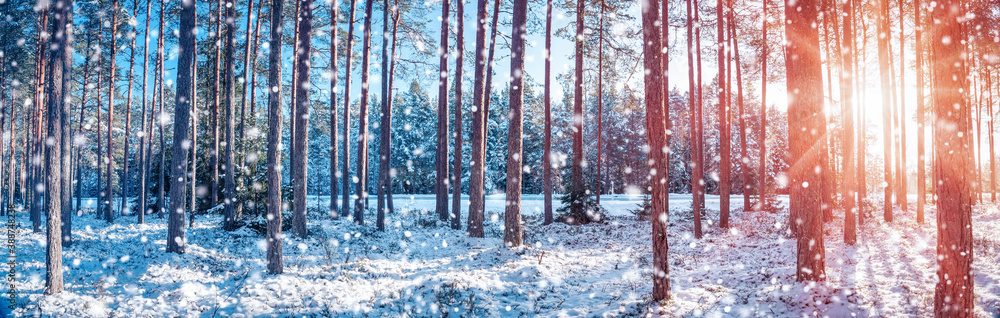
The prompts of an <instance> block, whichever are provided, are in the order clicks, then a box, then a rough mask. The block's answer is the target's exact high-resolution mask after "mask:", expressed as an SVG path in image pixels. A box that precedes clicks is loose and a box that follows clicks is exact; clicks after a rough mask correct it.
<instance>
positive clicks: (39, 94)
mask: <svg viewBox="0 0 1000 318" xmlns="http://www.w3.org/2000/svg"><path fill="white" fill-rule="evenodd" d="M50 10H51V4H50V3H42V5H41V8H40V10H39V11H38V29H37V30H38V41H37V42H38V43H37V44H36V46H35V76H34V78H35V92H34V93H35V95H34V97H35V98H34V100H33V103H32V105H33V107H32V116H31V118H32V126H33V127H32V129H31V132H32V134H31V135H32V142H31V146H30V147H31V151H29V153H31V156H33V157H35V158H39V157H42V156H43V155H44V152H43V150H42V147H43V142H44V139H43V135H44V134H45V133H46V130H45V128H44V126H45V121H44V120H43V119H44V118H46V117H45V105H46V99H45V98H46V89H47V85H46V84H47V83H48V82H49V80H48V79H47V75H48V74H51V72H50V70H48V69H47V67H46V66H47V65H48V64H47V62H46V61H48V58H47V56H48V54H47V53H48V51H49V49H48V46H49V38H50V33H49V31H51V30H50V29H49V12H50ZM26 158H27V157H26ZM30 180H31V184H33V185H35V186H34V187H32V188H38V187H39V186H44V185H45V181H46V180H45V177H43V166H42V165H41V164H36V163H35V161H34V160H32V161H31V175H30ZM30 192H31V194H30V200H31V203H30V206H31V208H30V209H31V212H30V216H31V227H32V231H33V232H35V233H40V232H41V231H42V208H43V207H42V205H43V204H44V203H43V202H42V200H43V196H42V194H43V192H41V191H30Z"/></svg>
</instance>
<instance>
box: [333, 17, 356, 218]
mask: <svg viewBox="0 0 1000 318" xmlns="http://www.w3.org/2000/svg"><path fill="white" fill-rule="evenodd" d="M330 17H331V18H330V20H331V21H332V22H331V23H330V74H332V76H331V77H330V211H329V213H330V218H331V219H334V220H336V219H339V218H340V211H338V205H337V194H338V192H340V191H339V190H340V189H339V188H337V185H338V183H337V178H343V177H344V176H345V172H343V171H341V170H340V169H339V168H340V162H339V160H337V159H339V155H340V148H339V146H338V144H337V141H338V140H339V138H344V139H345V140H346V139H347V136H346V135H344V137H338V136H337V134H338V132H337V57H339V55H340V52H338V51H337V47H338V46H339V45H340V38H338V37H337V32H338V31H340V27H339V24H340V4H339V2H336V1H335V2H333V4H331V5H330ZM348 41H350V40H348ZM349 54H350V53H348V56H347V59H348V60H350V59H351V57H350V55H349ZM348 77H350V74H348ZM347 94H348V92H346V91H345V92H344V96H347ZM345 112H346V108H345Z"/></svg>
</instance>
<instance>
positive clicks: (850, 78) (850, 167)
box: [840, 0, 864, 245]
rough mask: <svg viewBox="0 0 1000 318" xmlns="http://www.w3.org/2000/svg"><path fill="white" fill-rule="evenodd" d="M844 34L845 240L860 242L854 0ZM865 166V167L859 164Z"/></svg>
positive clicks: (846, 14)
mask: <svg viewBox="0 0 1000 318" xmlns="http://www.w3.org/2000/svg"><path fill="white" fill-rule="evenodd" d="M843 5H844V10H843V14H844V23H843V24H844V34H843V35H844V38H843V40H842V41H841V44H842V45H843V47H842V48H841V50H840V53H841V57H840V69H841V72H842V75H841V76H840V103H841V105H842V106H841V107H842V115H843V117H842V118H841V120H842V122H841V127H843V132H842V133H843V134H842V136H843V137H842V138H841V142H842V143H843V147H842V148H841V155H842V159H843V167H844V169H843V172H844V174H843V175H844V182H843V184H842V186H843V190H842V191H841V192H842V193H843V194H844V198H843V201H842V202H843V204H844V205H843V208H844V243H847V244H850V245H853V244H854V243H856V242H857V240H858V239H857V223H856V222H857V219H856V218H855V208H854V196H855V192H856V191H857V189H856V188H855V186H856V183H855V180H854V178H855V166H854V163H855V160H854V150H855V149H854V105H853V100H854V90H853V88H854V65H853V64H854V41H853V39H854V29H853V28H852V24H853V19H854V16H853V12H854V9H853V5H854V0H847V1H844V3H843ZM857 168H858V169H864V167H857Z"/></svg>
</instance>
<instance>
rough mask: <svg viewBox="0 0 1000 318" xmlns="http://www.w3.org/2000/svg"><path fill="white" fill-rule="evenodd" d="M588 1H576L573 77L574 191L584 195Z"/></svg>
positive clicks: (578, 208)
mask: <svg viewBox="0 0 1000 318" xmlns="http://www.w3.org/2000/svg"><path fill="white" fill-rule="evenodd" d="M585 8H586V1H584V0H577V1H576V37H575V38H574V42H575V44H576V53H575V54H574V56H575V57H574V61H576V67H575V69H574V72H575V75H574V77H573V88H574V93H573V128H572V130H571V132H572V133H573V164H572V171H571V172H570V174H571V178H572V180H571V182H572V189H573V190H572V191H573V192H577V193H582V192H583V191H584V189H583V54H584V53H583V46H584V45H583V44H584V41H585V40H584V39H585V37H584V29H585V27H584V24H583V23H584V16H586V15H587V12H586V9H585ZM582 213H583V202H573V203H572V204H570V214H572V215H581V214H582Z"/></svg>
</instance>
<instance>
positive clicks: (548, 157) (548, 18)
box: [542, 0, 553, 225]
mask: <svg viewBox="0 0 1000 318" xmlns="http://www.w3.org/2000/svg"><path fill="white" fill-rule="evenodd" d="M544 85H545V88H544V91H545V92H544V94H545V97H544V98H545V141H544V142H545V144H544V147H545V149H544V154H543V155H542V178H543V179H544V180H543V181H542V182H543V184H544V190H543V191H544V192H545V205H544V207H545V211H544V214H545V216H544V217H545V221H544V222H543V223H542V224H544V225H549V224H552V221H553V217H552V87H551V86H552V0H546V1H545V84H544Z"/></svg>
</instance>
